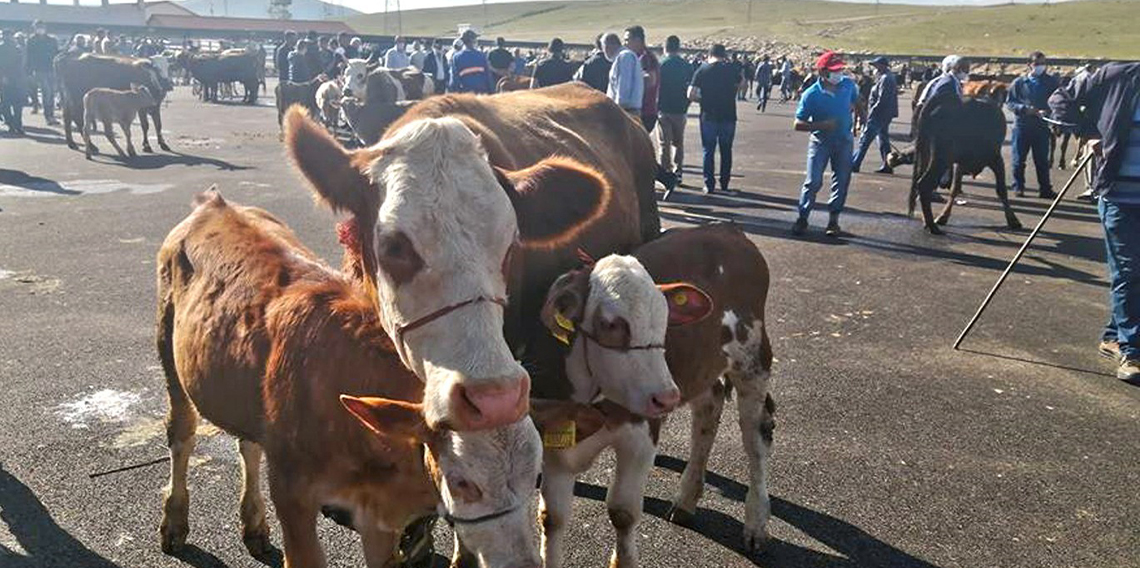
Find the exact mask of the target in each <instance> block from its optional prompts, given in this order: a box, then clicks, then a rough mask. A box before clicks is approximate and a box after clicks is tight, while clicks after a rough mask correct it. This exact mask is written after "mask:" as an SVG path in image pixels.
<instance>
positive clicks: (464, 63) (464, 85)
mask: <svg viewBox="0 0 1140 568" xmlns="http://www.w3.org/2000/svg"><path fill="white" fill-rule="evenodd" d="M478 37H479V34H477V33H475V30H472V29H467V30H465V31H464V32H463V35H461V36H459V40H460V42H462V44H463V48H462V49H460V50H459V51H457V52H455V54H454V55H452V56H451V85H449V86H448V90H449V91H451V92H453V93H481V94H490V93H491V92H493V91H494V89H495V85H494V83H493V82H492V79H491V65H490V63H489V62H488V61H487V56H486V55H485V54H484V53H483V52H482V51H479V49H478V47H477V46H476V45H475V39H476V38H478Z"/></svg>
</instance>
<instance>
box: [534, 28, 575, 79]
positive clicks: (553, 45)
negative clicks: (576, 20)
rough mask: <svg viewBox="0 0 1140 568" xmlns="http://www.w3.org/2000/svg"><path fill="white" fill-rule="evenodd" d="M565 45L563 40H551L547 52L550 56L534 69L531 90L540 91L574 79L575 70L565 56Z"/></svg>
mask: <svg viewBox="0 0 1140 568" xmlns="http://www.w3.org/2000/svg"><path fill="white" fill-rule="evenodd" d="M563 49H564V44H563V43H562V39H561V38H557V37H556V38H554V39H552V40H550V45H549V46H547V48H546V50H547V52H549V55H548V56H547V57H546V59H543V60H542V61H540V62H539V64H538V65H536V66H535V67H534V77H532V78H531V80H530V88H532V89H540V88H542V87H549V86H551V85H560V84H562V83H569V82H570V81H571V80H572V79H573V78H574V70H573V69H571V68H570V63H569V62H568V61H566V56H565V55H563V53H562V52H563Z"/></svg>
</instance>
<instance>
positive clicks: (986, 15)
mask: <svg viewBox="0 0 1140 568" xmlns="http://www.w3.org/2000/svg"><path fill="white" fill-rule="evenodd" d="M749 4H751V6H752V8H751V18H749V15H748V13H749V8H748V6H749ZM485 10H486V11H485V12H484V8H483V7H480V6H461V7H454V8H438V9H430V10H406V11H404V13H403V15H402V20H403V22H402V28H403V32H404V33H405V34H406V35H413V36H454V35H455V29H456V25H457V24H460V23H468V24H472V25H474V26H476V27H477V28H478V29H480V30H481V31H482V32H483V33H484V34H486V35H502V36H505V37H509V38H512V39H528V40H547V39H549V38H551V37H553V36H555V35H557V36H559V37H562V38H563V39H564V40H567V41H575V42H586V41H591V40H592V39H593V37H594V36H595V35H596V34H597V33H598V32H599V31H603V30H618V29H620V28H622V27H624V26H626V25H629V24H632V23H639V24H641V25H643V26H645V28H646V30H647V31H648V32H649V34H650V35H651V38H650V41H653V42H658V41H660V40H661V39H662V38H664V37H665V36H666V35H669V34H677V35H679V36H681V38H682V39H683V40H690V39H722V38H732V39H736V40H740V39H742V38H755V39H757V40H760V41H763V40H776V41H780V42H784V43H792V44H797V45H810V46H820V47H829V48H837V49H844V50H870V51H878V52H889V53H916V54H918V53H922V54H943V53H949V52H960V53H966V54H976V55H1013V54H1023V53H1026V52H1028V51H1031V50H1034V49H1041V50H1044V51H1046V52H1047V53H1050V54H1055V55H1066V56H1074V57H1106V58H1122V59H1124V58H1127V59H1140V40H1138V39H1137V37H1138V36H1137V32H1136V30H1137V29H1140V0H1082V1H1077V2H1065V3H1060V4H1052V5H1040V4H1037V5H1004V6H993V7H935V6H908V5H898V4H883V5H881V6H875V5H874V4H853V3H845V2H826V1H824V0H752V1H751V2H749V1H748V0H596V1H586V2H518V3H509V4H487V5H486V8H485ZM349 22H350V23H351V25H353V26H354V27H356V28H357V29H359V30H360V31H362V32H366V33H377V34H384V33H389V34H391V33H396V31H397V29H398V27H397V24H398V18H397V15H396V14H395V13H394V12H393V13H391V14H388V15H387V16H385V15H384V14H367V15H361V16H356V17H353V18H349Z"/></svg>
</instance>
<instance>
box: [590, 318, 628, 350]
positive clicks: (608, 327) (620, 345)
mask: <svg viewBox="0 0 1140 568" xmlns="http://www.w3.org/2000/svg"><path fill="white" fill-rule="evenodd" d="M594 322H595V323H594V329H595V331H594V333H595V335H597V340H598V343H600V344H602V345H604V346H606V347H612V348H615V349H626V348H628V347H629V336H630V333H629V322H628V321H626V319H625V318H623V317H621V316H618V317H615V318H614V319H607V318H606V317H605V316H603V315H601V314H600V313H599V314H597V315H596V316H595V318H594Z"/></svg>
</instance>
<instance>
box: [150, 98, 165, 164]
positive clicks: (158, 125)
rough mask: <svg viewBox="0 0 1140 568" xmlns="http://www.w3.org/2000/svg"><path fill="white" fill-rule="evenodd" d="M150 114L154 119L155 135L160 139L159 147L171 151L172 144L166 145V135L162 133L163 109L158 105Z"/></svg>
mask: <svg viewBox="0 0 1140 568" xmlns="http://www.w3.org/2000/svg"><path fill="white" fill-rule="evenodd" d="M150 116H151V118H153V119H154V137H155V138H156V139H158V147H159V148H162V150H163V151H164V152H169V151H170V146H167V145H166V137H164V136H163V135H162V109H160V108H159V107H158V106H157V105H156V106H154V107H153V108H151V109H150Z"/></svg>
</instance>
